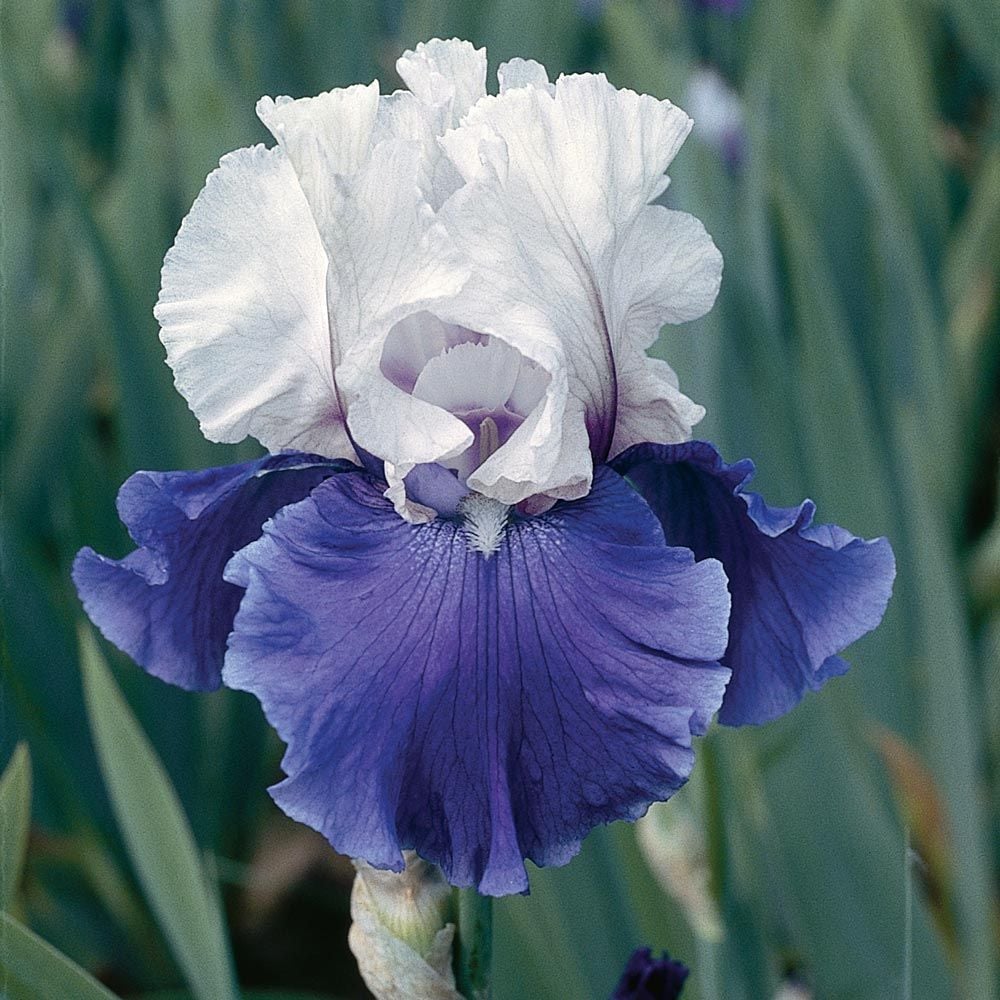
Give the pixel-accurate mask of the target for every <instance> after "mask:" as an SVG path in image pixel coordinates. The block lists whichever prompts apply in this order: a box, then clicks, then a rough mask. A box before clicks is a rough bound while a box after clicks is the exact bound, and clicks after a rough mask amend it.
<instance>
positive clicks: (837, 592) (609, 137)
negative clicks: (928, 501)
mask: <svg viewBox="0 0 1000 1000" xmlns="http://www.w3.org/2000/svg"><path fill="white" fill-rule="evenodd" d="M397 65H398V70H399V74H400V76H401V77H402V79H403V80H404V81H405V82H406V84H407V86H408V88H409V89H408V90H405V91H399V92H396V93H393V94H390V95H388V96H382V95H380V92H379V87H378V83H377V82H376V83H372V84H371V85H370V86H353V87H348V88H346V89H342V90H333V91H331V92H329V93H326V94H321V95H320V96H318V97H312V98H305V99H302V100H291V99H289V98H286V97H279V98H277V99H276V100H271V99H270V98H264V99H262V100H261V101H260V102H259V104H258V105H257V112H258V115H259V116H260V118H261V120H262V121H263V122H264V124H265V125H266V126H267V128H268V129H269V130H270V131H271V133H272V134H273V136H274V138H275V139H276V140H277V144H276V145H274V146H271V147H267V146H263V145H260V146H255V147H253V148H249V149H240V150H237V151H236V152H233V153H230V154H229V155H227V156H225V157H223V159H222V161H221V163H220V165H219V167H218V169H217V170H216V171H215V172H214V173H212V174H211V175H210V176H209V178H208V181H207V183H206V185H205V188H204V190H203V191H202V192H201V194H200V195H199V196H198V198H197V200H196V201H195V203H194V206H193V207H192V209H191V212H190V214H189V215H188V216H187V218H186V219H185V221H184V223H183V225H182V227H181V230H180V233H179V234H178V236H177V240H176V242H175V245H174V246H173V248H172V249H171V250H170V251H169V253H168V254H167V257H166V261H165V263H164V267H163V276H162V291H161V294H160V298H159V302H158V303H157V306H156V310H155V312H156V316H157V318H158V320H159V322H160V325H161V327H162V340H163V343H164V345H165V347H166V352H167V361H168V363H169V365H170V366H171V368H172V369H173V372H174V377H175V380H176V385H177V388H178V389H179V390H180V392H181V393H182V394H183V395H184V397H185V398H186V399H187V401H188V403H189V405H190V407H191V409H192V410H193V411H194V413H195V414H196V415H197V417H198V418H199V420H200V422H201V428H202V431H203V432H204V433H205V435H206V436H207V437H208V438H210V439H211V440H213V441H226V442H235V441H240V440H242V439H244V438H245V437H247V436H251V437H253V438H256V439H257V440H258V441H259V442H260V443H261V444H263V445H264V446H265V447H266V448H267V450H268V452H269V454H268V455H267V457H264V458H261V459H258V460H256V461H252V462H245V463H242V464H239V465H233V466H228V467H225V468H215V469H207V470H204V471H199V472H165V473H159V472H139V473H136V474H135V475H133V476H132V477H131V478H130V479H129V480H128V481H127V482H126V483H125V485H124V486H123V487H122V489H121V492H120V495H119V499H118V509H119V513H120V515H121V518H122V520H123V521H124V523H125V525H126V526H127V527H128V530H129V532H130V534H131V536H132V538H133V539H134V541H135V543H136V545H137V546H138V547H137V549H136V550H135V551H134V552H132V553H131V554H130V555H127V556H126V557H125V558H124V559H121V560H114V559H109V558H106V557H104V556H101V555H98V554H96V553H95V552H93V551H92V550H90V549H84V550H83V551H82V552H81V553H80V554H79V556H78V557H77V560H76V563H75V567H74V579H75V581H76V585H77V588H78V590H79V593H80V595H81V597H82V600H83V604H84V607H85V609H86V611H87V613H88V614H89V615H90V617H91V619H92V620H93V621H94V622H95V623H96V624H97V626H98V627H99V628H100V630H101V631H102V632H103V634H104V635H105V636H106V637H107V638H108V639H109V640H110V641H111V642H112V643H114V644H116V645H117V646H118V647H119V648H121V649H122V650H124V652H126V653H127V654H129V655H130V656H131V657H133V658H134V659H135V660H136V661H137V662H138V663H139V664H141V665H142V666H143V667H144V668H145V669H146V670H147V671H148V672H149V673H151V674H153V675H155V676H157V677H160V678H162V679H163V680H165V681H169V682H170V683H173V684H177V685H180V686H181V687H185V688H189V689H192V690H210V689H213V688H216V687H218V686H219V685H220V684H224V685H226V686H227V687H230V688H236V689H240V690H245V691H250V692H252V693H253V694H254V695H255V696H256V697H257V698H258V699H259V701H260V703H261V705H262V706H263V710H264V712H265V714H266V715H267V718H268V719H269V720H270V722H271V724H272V725H273V726H274V728H275V729H276V730H277V732H278V734H279V736H280V737H281V738H282V740H284V742H285V743H286V744H287V751H286V753H285V756H284V759H283V761H282V767H283V769H284V772H285V774H286V777H285V778H284V780H282V781H281V782H280V783H279V784H277V785H276V786H274V787H273V788H272V789H271V794H272V795H273V797H274V800H275V801H276V802H277V803H278V805H279V806H280V807H281V808H282V809H283V810H284V811H285V812H286V813H288V814H289V815H290V816H292V817H294V818H295V819H297V820H300V821H302V822H304V823H307V824H309V825H310V826H312V827H314V828H315V829H317V830H319V831H320V832H322V833H323V834H324V835H325V836H326V837H327V838H328V840H329V841H330V843H331V844H332V845H333V846H334V847H335V848H337V849H338V850H339V851H341V852H343V853H345V854H348V855H351V856H353V857H355V858H362V859H364V860H365V861H367V862H369V863H370V864H372V865H374V866H376V867H380V868H388V869H393V870H399V869H400V868H401V867H402V864H403V859H402V851H403V850H404V849H413V850H415V851H416V852H417V853H418V854H419V855H420V856H421V857H423V858H425V859H427V860H429V861H431V862H434V863H436V864H437V865H439V866H440V867H441V869H442V870H443V872H444V874H445V876H446V877H447V878H448V880H449V881H451V882H452V883H454V884H456V885H463V886H468V885H474V886H476V887H478V889H479V891H480V892H482V893H485V894H491V895H500V894H505V893H512V892H520V891H524V890H525V889H526V888H527V885H528V882H527V876H526V872H525V867H524V860H525V859H530V860H532V861H533V862H534V863H536V864H538V865H557V864H563V863H565V862H566V861H567V860H569V858H570V857H572V855H573V854H574V853H576V851H577V850H578V849H579V845H580V841H581V839H582V838H583V837H584V835H585V834H586V833H587V832H588V831H589V830H590V829H591V828H592V827H594V826H595V825H596V824H599V823H607V822H610V821H612V820H618V819H635V818H637V817H638V816H640V815H641V814H642V813H643V812H644V811H645V810H646V808H647V807H648V805H649V804H650V803H651V802H654V801H657V800H662V799H666V798H668V797H669V796H670V795H671V794H672V793H673V792H674V791H676V790H677V789H678V788H679V787H680V786H681V785H682V784H683V783H684V781H685V780H686V779H687V777H688V775H689V773H690V771H691V766H692V760H693V751H692V737H693V736H696V735H699V734H702V733H704V732H705V729H706V727H707V726H708V725H709V722H710V720H711V719H712V717H713V715H715V713H716V712H718V715H719V719H720V721H722V722H724V723H727V724H730V725H738V724H741V723H758V722H763V721H765V720H767V719H771V718H774V717H775V716H778V715H780V714H781V713H783V712H785V711H786V710H788V709H789V708H791V707H792V706H793V705H795V704H796V703H797V702H798V701H799V700H800V699H801V697H802V696H803V694H804V692H806V691H809V690H815V689H816V688H819V687H820V686H821V685H822V684H823V683H824V682H825V681H826V680H827V679H828V678H830V677H832V676H834V675H836V674H839V673H841V672H842V671H843V670H844V669H845V668H846V665H845V664H844V662H843V661H842V660H841V659H840V658H839V657H838V656H837V654H838V652H839V651H840V650H841V649H842V648H843V647H845V646H846V645H848V644H849V643H851V642H852V641H853V640H855V639H856V638H858V637H859V636H860V635H862V634H863V633H865V632H867V631H868V630H869V629H871V628H873V627H874V626H875V625H876V624H877V623H878V621H879V619H880V618H881V615H882V613H883V610H884V608H885V605H886V602H887V600H888V597H889V592H890V589H891V581H892V576H893V559H892V553H891V550H890V548H889V546H888V544H887V543H886V542H885V541H884V540H876V541H873V542H868V541H863V540H861V539H858V538H855V537H853V536H851V535H850V534H848V533H847V532H846V531H844V530H842V529H840V528H837V527H825V526H824V527H817V526H813V525H812V524H811V521H812V515H813V506H812V504H811V503H809V502H808V501H807V502H805V503H803V504H802V505H801V506H799V507H797V508H794V509H777V508H773V507H769V506H768V505H767V504H766V503H765V502H764V501H763V500H762V499H761V498H760V497H759V496H757V495H756V494H754V493H751V492H749V491H748V489H747V481H748V480H749V478H750V476H751V474H752V466H751V464H750V463H749V462H738V463H736V464H735V465H727V464H726V463H725V462H723V460H722V459H721V458H720V456H719V454H718V453H717V452H716V450H715V449H714V448H713V446H712V445H711V444H707V443H704V442H699V441H692V440H690V438H691V429H692V426H693V425H694V424H695V423H696V422H697V421H698V420H699V419H700V418H701V416H702V414H703V412H704V411H703V409H702V408H701V407H700V406H697V405H696V404H695V403H693V402H692V401H691V400H690V399H688V398H687V397H686V396H684V395H683V394H682V393H681V392H680V390H679V389H678V380H677V377H676V376H675V374H674V372H673V371H672V370H671V368H670V367H669V366H668V365H667V364H666V363H665V362H664V361H661V360H656V359H653V358H650V357H648V356H647V355H646V350H647V349H648V348H649V347H650V346H651V345H652V344H653V342H654V341H655V339H656V338H657V336H658V334H659V331H660V329H661V327H662V326H663V324H664V323H683V322H685V321H688V320H692V319H695V318H696V317H698V316H701V315H702V314H704V313H705V312H706V311H707V310H708V309H710V308H711V306H712V304H713V302H714V300H715V297H716V294H717V291H718V288H719V281H720V276H721V271H722V259H721V256H720V254H719V251H718V250H717V249H716V247H715V245H714V244H713V243H712V240H711V239H710V238H709V236H708V235H707V234H706V232H705V230H704V228H703V227H702V225H701V223H700V222H698V221H697V220H696V219H694V218H693V217H692V216H690V215H687V214H685V213H683V212H678V211H674V210H672V209H669V208H666V207H664V206H663V205H662V204H660V196H661V195H662V194H663V193H664V191H665V189H666V187H667V183H668V180H667V177H666V176H665V173H664V172H665V170H666V168H667V166H668V165H669V164H670V162H671V160H672V159H673V157H674V155H675V154H676V153H677V151H678V149H679V148H680V146H681V144H682V142H683V141H684V139H685V137H686V136H687V134H688V132H689V130H690V128H691V125H692V123H691V120H690V119H689V118H688V117H687V115H685V114H684V112H682V111H681V110H679V109H678V108H677V107H675V106H673V105H672V104H670V103H669V102H668V101H660V100H655V99H653V98H652V97H648V96H640V95H638V94H636V93H633V92H631V91H628V90H618V89H616V88H615V87H613V86H612V85H611V84H610V83H608V81H607V80H606V79H605V77H604V76H602V75H590V74H585V75H579V76H563V77H560V78H559V80H558V81H556V82H555V83H552V82H550V81H549V78H548V76H547V75H546V72H545V70H544V68H543V67H542V66H540V65H539V64H537V63H535V62H531V61H526V60H520V59H515V60H512V61H511V62H508V63H505V64H504V65H502V66H501V67H500V70H499V95H497V96H487V94H486V85H485V81H486V54H485V51H484V50H476V49H474V48H473V47H472V45H470V44H469V43H467V42H462V41H458V40H453V41H439V40H435V41H431V42H429V43H426V44H422V45H419V46H417V48H416V49H415V50H414V51H410V52H407V53H405V54H404V55H403V56H402V57H401V59H400V60H399V62H398V64H397Z"/></svg>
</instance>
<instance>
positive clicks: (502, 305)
mask: <svg viewBox="0 0 1000 1000" xmlns="http://www.w3.org/2000/svg"><path fill="white" fill-rule="evenodd" d="M544 79H545V78H544V73H543V71H542V69H541V67H538V66H537V64H535V65H534V66H532V65H529V64H523V63H522V64H516V65H513V66H510V67H508V68H505V91H504V93H503V94H501V95H500V96H499V97H488V98H484V99H483V100H481V101H479V102H478V103H477V104H476V105H475V107H473V108H472V109H471V111H470V112H469V113H468V114H467V115H466V117H465V119H464V120H463V124H462V125H461V126H460V127H459V128H458V129H455V130H453V131H450V132H447V133H446V134H445V135H444V136H443V138H442V140H441V142H442V145H443V146H444V147H445V149H446V150H447V152H448V154H449V156H450V157H451V160H452V162H453V163H454V164H455V166H456V168H457V169H458V171H459V172H460V173H461V174H462V176H463V178H464V179H465V182H466V183H465V185H464V186H463V187H462V188H461V189H459V190H458V191H457V192H456V193H455V194H454V195H453V196H452V197H451V198H450V199H449V200H448V201H447V202H446V203H445V204H444V206H443V207H442V209H441V212H440V215H439V217H440V218H441V219H442V221H443V222H444V223H445V225H446V226H447V227H448V230H449V233H450V234H451V236H452V238H453V239H454V240H455V243H456V244H457V245H458V247H459V248H460V250H461V251H462V253H463V254H465V255H466V256H467V257H468V259H469V260H470V261H471V262H472V264H473V267H474V269H475V271H476V272H477V278H476V280H475V281H472V282H470V283H469V284H468V285H466V286H465V289H464V290H463V292H462V294H461V295H460V296H459V297H458V298H457V299H456V301H455V302H454V303H452V304H451V305H450V306H449V307H448V309H447V311H446V312H440V311H439V315H441V316H442V318H443V319H446V320H449V321H451V322H453V323H460V324H462V325H464V326H467V327H469V328H471V329H475V330H477V331H481V332H483V333H488V334H491V335H494V336H496V337H498V338H500V339H502V340H505V341H506V342H507V343H509V344H511V345H512V346H514V347H516V348H517V349H518V350H520V351H521V353H522V354H523V355H525V356H526V357H528V358H530V359H531V360H533V361H535V362H536V363H537V364H538V365H539V366H540V367H542V368H543V369H544V370H545V371H546V372H548V374H549V376H550V382H549V386H548V389H547V392H546V397H545V399H544V401H543V403H542V404H540V406H539V407H538V408H537V409H536V412H535V413H534V414H532V418H531V419H529V420H526V421H525V423H524V424H523V425H522V426H521V427H520V428H519V430H518V432H517V434H515V435H514V436H513V437H511V439H510V441H508V442H507V444H506V445H505V446H504V447H503V448H501V449H500V450H499V451H498V452H496V453H495V454H494V455H493V456H492V458H491V459H490V460H489V462H487V463H486V464H485V465H483V466H482V467H480V468H479V469H478V470H476V472H475V473H474V475H473V476H472V478H471V479H470V485H471V486H472V487H473V488H475V489H477V490H479V491H480V492H483V493H485V494H487V495H490V496H494V497H496V498H497V499H501V500H503V501H504V502H506V503H511V502H517V501H520V500H522V499H525V498H526V497H528V496H530V495H532V494H536V493H544V494H547V495H549V496H557V497H564V498H572V497H575V496H580V495H582V494H583V493H585V492H586V490H587V489H588V488H589V484H590V477H591V472H592V456H593V457H594V458H596V459H597V460H598V461H601V460H604V459H605V458H606V457H607V456H608V455H609V454H611V452H612V449H613V448H614V447H616V446H618V444H619V441H618V440H617V439H616V434H615V427H616V423H621V425H622V427H623V440H624V441H625V442H626V443H631V440H632V434H633V433H635V432H637V431H638V430H639V429H640V428H641V429H642V430H643V431H644V432H646V433H648V436H649V438H651V439H652V440H657V441H672V440H682V439H684V438H685V437H687V436H689V434H690V426H691V421H692V419H693V418H695V417H697V416H698V415H700V408H698V407H695V406H694V404H692V403H690V401H689V400H687V399H686V398H685V397H683V396H682V395H681V394H680V393H679V391H678V390H677V388H676V379H675V378H674V377H673V373H672V372H670V370H669V368H668V367H667V366H666V365H665V364H664V363H663V362H657V361H653V360H649V359H646V358H645V356H644V351H645V349H646V348H647V347H648V346H649V345H650V343H651V342H652V340H653V339H655V336H656V332H657V331H658V329H659V326H660V325H661V324H662V323H664V322H680V321H683V320H687V319H691V318H693V317H694V316H697V315H701V314H702V313H703V312H705V311H706V310H707V309H708V308H709V307H710V306H711V303H712V301H713V300H714V297H715V294H716V292H717V289H718V280H719V273H720V270H721V259H720V257H719V254H718V251H717V250H716V249H715V247H714V245H713V244H712V242H711V240H710V239H709V237H708V236H707V234H705V232H704V230H702V229H701V228H700V226H697V228H693V227H692V226H691V224H690V223H689V222H688V221H687V220H688V217H687V216H683V215H680V214H679V213H670V212H666V210H664V209H661V208H658V207H652V206H651V205H650V202H651V201H652V200H653V199H655V198H656V197H657V196H658V195H659V194H661V193H662V192H663V190H664V189H665V187H666V184H667V179H666V178H665V177H664V170H665V169H666V168H667V166H668V164H669V163H670V161H671V160H672V159H673V157H674V155H675V154H676V152H677V150H678V148H679V147H680V145H681V143H682V142H683V141H684V139H685V137H686V136H687V134H688V131H689V130H690V127H691V121H690V119H689V118H688V117H687V115H685V114H684V113H683V112H682V111H680V110H679V109H677V108H675V107H674V106H673V105H671V104H670V103H669V102H667V101H658V100H655V99H654V98H651V97H647V96H640V95H638V94H635V93H633V92H631V91H626V90H616V89H615V88H614V87H612V86H611V85H610V84H609V83H608V82H607V80H606V79H605V78H604V77H603V76H575V77H562V78H560V79H559V81H558V82H557V83H556V85H555V87H554V88H551V87H550V86H548V85H546V83H545V82H544ZM692 221H693V220H692ZM657 241H659V242H657ZM639 405H642V406H643V407H649V408H650V412H651V413H652V414H654V415H656V416H657V419H656V420H655V421H654V420H651V419H645V418H642V417H641V416H639V415H637V414H635V413H634V412H627V411H629V410H630V408H631V409H633V410H634V409H635V408H636V407H637V406H639ZM654 424H655V426H653V425H654ZM624 446H625V445H624V444H623V445H621V447H624Z"/></svg>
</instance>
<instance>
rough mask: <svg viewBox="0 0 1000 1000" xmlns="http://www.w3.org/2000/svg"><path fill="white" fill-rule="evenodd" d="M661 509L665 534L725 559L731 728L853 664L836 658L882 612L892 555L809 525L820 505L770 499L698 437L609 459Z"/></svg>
mask: <svg viewBox="0 0 1000 1000" xmlns="http://www.w3.org/2000/svg"><path fill="white" fill-rule="evenodd" d="M612 467H613V468H615V469H616V470H617V471H618V472H619V473H620V474H621V475H623V476H625V477H627V479H628V480H629V482H631V483H632V484H633V485H634V486H635V488H636V489H637V490H638V491H639V493H641V494H642V496H643V498H644V499H645V500H646V502H647V503H648V504H649V506H650V507H651V508H652V509H653V511H654V512H655V513H656V515H657V517H659V519H660V522H661V524H662V526H663V530H664V534H665V536H666V538H667V542H668V543H669V544H671V545H684V546H687V547H688V548H690V549H691V550H692V551H693V552H694V553H695V555H696V556H697V557H698V558H699V559H704V558H709V557H711V558H715V559H719V560H720V561H721V562H722V564H723V566H724V567H725V570H726V575H727V576H728V577H729V587H730V591H731V593H732V599H733V608H732V615H731V617H730V623H729V634H730V639H729V647H728V649H727V650H726V655H725V657H724V658H723V660H722V662H723V663H724V664H726V665H727V666H728V667H729V668H730V669H731V670H732V672H733V676H732V680H731V681H730V683H729V687H728V688H727V689H726V696H725V699H724V700H723V703H722V708H721V709H720V711H719V721H720V722H722V723H725V724H726V725H743V724H746V723H760V722H767V721H769V720H770V719H774V718H777V717H778V716H779V715H782V714H783V713H785V712H787V711H788V710H789V709H791V708H793V707H794V706H795V705H796V704H798V702H799V701H800V700H801V699H802V697H803V695H804V694H805V693H806V691H810V690H813V691H814V690H818V689H819V688H820V687H822V685H823V684H824V683H825V682H826V681H827V680H829V679H830V678H831V677H833V676H836V675H837V674H841V673H843V672H844V671H845V670H846V669H847V664H846V663H845V662H844V661H843V660H842V659H840V657H839V656H837V654H838V653H839V652H840V651H841V650H842V649H844V648H845V647H846V646H848V645H850V644H851V643H852V642H854V641H855V640H856V639H859V638H860V637H861V636H862V635H864V634H865V633H866V632H870V631H871V630H872V629H873V628H875V627H876V626H877V625H878V623H879V622H880V621H881V620H882V615H883V613H884V612H885V608H886V604H887V603H888V600H889V597H890V595H891V593H892V583H893V579H894V577H895V560H894V558H893V554H892V549H891V547H890V545H889V543H888V542H887V541H886V540H885V539H884V538H878V539H875V540H874V541H865V540H864V539H861V538H856V537H855V536H853V535H851V534H850V533H849V532H847V531H845V530H844V529H843V528H839V527H837V526H836V525H813V524H812V518H813V512H814V506H813V504H812V502H811V501H809V500H806V501H804V502H803V503H802V504H801V505H800V506H798V507H794V508H779V507H770V506H768V505H767V504H766V503H765V502H764V501H763V500H762V499H761V497H760V496H759V495H758V494H756V493H751V492H749V491H748V490H745V489H744V486H745V485H746V483H747V481H748V480H749V479H750V477H751V476H752V474H753V463H751V462H750V461H747V460H744V461H742V462H737V463H735V464H734V465H727V464H726V463H725V462H723V461H722V458H721V457H720V456H719V453H718V452H717V451H716V450H715V448H714V447H713V446H712V445H710V444H708V443H706V442H702V441H691V442H688V443H686V444H680V445H670V446H668V445H655V444H643V445H637V446H636V447H634V448H630V449H629V450H628V451H626V452H625V453H624V454H622V455H620V456H619V457H618V458H617V459H615V461H614V462H613V463H612Z"/></svg>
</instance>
